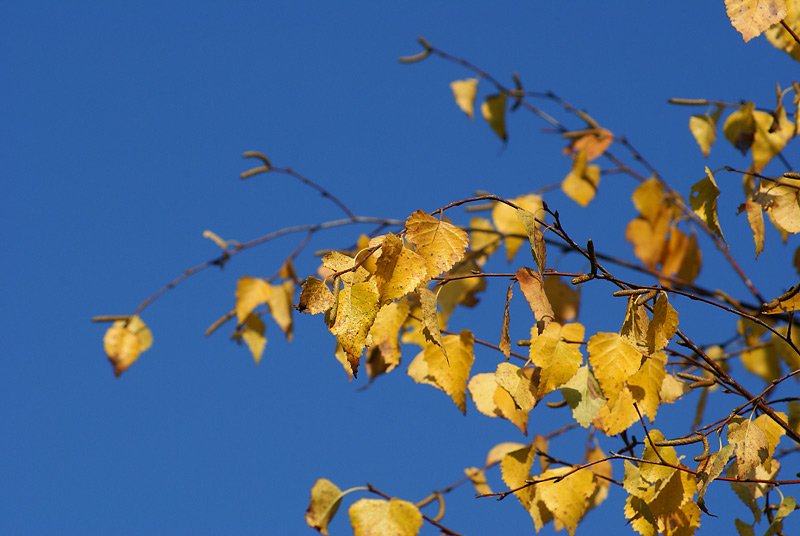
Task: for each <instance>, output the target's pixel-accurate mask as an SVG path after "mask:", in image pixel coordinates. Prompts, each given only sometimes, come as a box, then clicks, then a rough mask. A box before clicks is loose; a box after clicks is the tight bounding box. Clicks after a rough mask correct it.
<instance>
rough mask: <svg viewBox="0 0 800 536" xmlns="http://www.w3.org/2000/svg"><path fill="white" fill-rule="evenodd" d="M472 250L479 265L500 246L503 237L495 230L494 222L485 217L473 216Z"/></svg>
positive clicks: (470, 241) (471, 226) (473, 256)
mask: <svg viewBox="0 0 800 536" xmlns="http://www.w3.org/2000/svg"><path fill="white" fill-rule="evenodd" d="M469 226H470V229H472V230H471V231H470V237H469V244H470V246H469V247H470V252H471V255H472V258H474V259H475V264H476V265H477V266H483V265H484V264H485V263H486V260H487V259H488V258H489V257H490V256H491V255H492V253H494V252H495V251H497V248H498V247H500V242H501V238H500V236H499V235H498V234H497V233H496V232H495V230H494V226H493V225H492V222H490V221H489V220H487V219H484V218H471V219H470V220H469Z"/></svg>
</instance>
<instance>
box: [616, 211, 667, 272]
mask: <svg viewBox="0 0 800 536" xmlns="http://www.w3.org/2000/svg"><path fill="white" fill-rule="evenodd" d="M671 222H672V211H671V210H669V208H668V207H666V206H665V204H662V205H661V208H660V210H659V211H658V213H657V215H656V216H655V217H654V221H652V222H650V221H648V219H647V218H645V217H642V216H640V217H638V218H634V219H633V220H631V222H630V223H629V224H628V226H627V227H626V228H625V240H627V241H628V242H632V243H633V252H634V254H635V255H636V256H637V257H638V258H639V260H641V261H642V262H643V263H644V264H646V265H647V266H649V267H650V268H654V269H655V268H656V266H657V265H658V263H659V262H660V261H661V260H662V258H663V254H664V249H665V248H666V247H667V237H668V236H669V231H670V224H671Z"/></svg>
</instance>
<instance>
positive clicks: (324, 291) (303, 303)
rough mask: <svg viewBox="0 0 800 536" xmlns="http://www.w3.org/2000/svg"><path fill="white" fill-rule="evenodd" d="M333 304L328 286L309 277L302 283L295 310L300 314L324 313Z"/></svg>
mask: <svg viewBox="0 0 800 536" xmlns="http://www.w3.org/2000/svg"><path fill="white" fill-rule="evenodd" d="M334 303H335V300H334V297H333V293H332V292H331V291H330V289H329V288H328V286H327V285H326V284H325V283H323V282H322V281H321V280H320V279H317V278H316V277H309V278H308V279H306V280H305V283H303V291H302V292H301V293H300V299H299V303H298V304H297V310H298V311H300V312H301V313H311V314H312V315H315V314H317V313H324V312H326V311H327V310H329V309H330V308H331V307H333V304H334Z"/></svg>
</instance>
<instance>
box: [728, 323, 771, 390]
mask: <svg viewBox="0 0 800 536" xmlns="http://www.w3.org/2000/svg"><path fill="white" fill-rule="evenodd" d="M737 327H738V331H739V334H740V335H743V336H744V343H745V348H744V349H743V351H742V352H741V353H740V354H739V357H740V358H741V360H742V364H743V365H744V368H745V369H747V371H748V372H751V373H753V374H756V375H758V376H760V377H761V378H763V379H764V380H765V381H772V380H774V379H775V378H777V377H778V376H780V373H781V366H780V363H779V362H778V352H777V349H776V345H775V344H763V342H762V341H761V340H760V339H761V337H762V335H764V334H765V333H766V328H765V327H764V326H761V325H759V324H756V323H754V322H751V321H750V320H746V319H744V318H742V319H740V320H739V322H738V323H737Z"/></svg>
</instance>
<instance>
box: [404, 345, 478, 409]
mask: <svg viewBox="0 0 800 536" xmlns="http://www.w3.org/2000/svg"><path fill="white" fill-rule="evenodd" d="M443 341H444V345H443V347H444V349H445V350H446V351H447V356H448V359H449V362H448V359H445V356H444V354H443V353H442V348H440V347H438V346H436V345H435V344H432V343H429V344H428V345H427V346H426V347H425V349H424V350H423V351H422V352H420V353H419V354H417V356H416V357H415V358H414V360H413V361H412V362H411V365H409V367H408V375H409V376H411V377H412V378H413V379H414V381H415V382H417V383H427V384H429V385H434V386H436V387H438V388H439V389H441V390H442V391H444V392H445V393H447V394H448V395H450V397H451V398H452V399H453V402H455V403H456V405H457V406H458V407H459V409H460V410H461V413H466V412H467V406H466V400H467V399H466V396H467V393H466V391H467V379H468V378H469V370H470V368H471V367H472V362H473V361H474V359H475V355H474V354H473V352H472V343H473V338H472V333H470V332H469V331H468V330H464V331H462V332H461V333H460V334H459V335H447V336H446V337H444V340H443Z"/></svg>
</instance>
